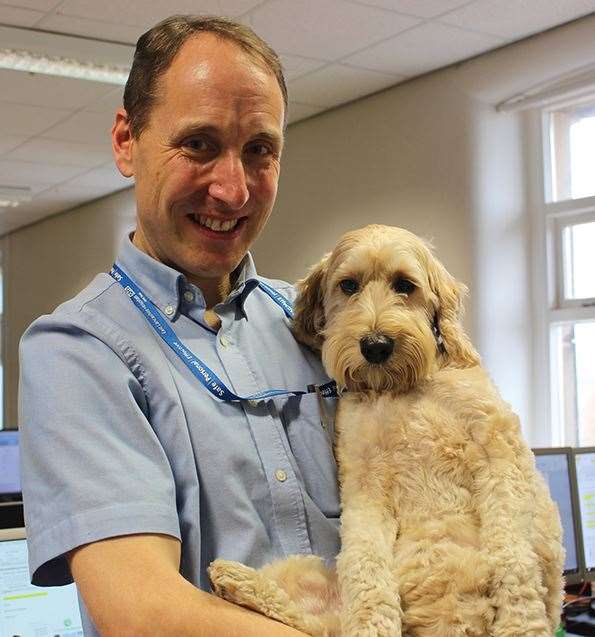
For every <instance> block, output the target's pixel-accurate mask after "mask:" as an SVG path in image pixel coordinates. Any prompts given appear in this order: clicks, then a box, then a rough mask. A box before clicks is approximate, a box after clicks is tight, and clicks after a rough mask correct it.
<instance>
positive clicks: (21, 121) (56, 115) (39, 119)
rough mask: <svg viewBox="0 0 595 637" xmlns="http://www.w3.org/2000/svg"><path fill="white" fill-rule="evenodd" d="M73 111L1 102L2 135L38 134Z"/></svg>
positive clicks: (0, 124) (0, 121) (0, 130)
mask: <svg viewBox="0 0 595 637" xmlns="http://www.w3.org/2000/svg"><path fill="white" fill-rule="evenodd" d="M70 112H71V111H67V110H64V109H57V108H41V107H40V106H27V105H24V104H9V103H8V102H0V135H3V134H11V135H28V136H32V135H38V134H39V133H41V132H43V131H44V130H46V129H48V128H49V127H50V126H53V125H54V124H56V123H58V122H59V121H61V120H63V119H64V118H65V117H68V114H69V113H70Z"/></svg>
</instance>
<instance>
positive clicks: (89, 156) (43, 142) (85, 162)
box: [5, 137, 111, 170]
mask: <svg viewBox="0 0 595 637" xmlns="http://www.w3.org/2000/svg"><path fill="white" fill-rule="evenodd" d="M5 159H20V160H23V161H39V162H48V163H52V164H61V165H63V166H79V167H80V168H81V170H82V169H84V168H94V167H95V166H101V165H102V164H105V163H106V162H108V161H110V160H111V153H110V152H109V151H107V150H99V149H97V150H95V149H93V148H91V147H90V146H89V144H77V143H75V142H65V141H60V140H57V139H45V138H43V137H35V138H33V139H31V140H29V141H27V142H25V143H24V144H21V145H20V146H19V147H18V148H16V149H15V150H13V151H12V152H10V153H8V154H7V155H6V156H5Z"/></svg>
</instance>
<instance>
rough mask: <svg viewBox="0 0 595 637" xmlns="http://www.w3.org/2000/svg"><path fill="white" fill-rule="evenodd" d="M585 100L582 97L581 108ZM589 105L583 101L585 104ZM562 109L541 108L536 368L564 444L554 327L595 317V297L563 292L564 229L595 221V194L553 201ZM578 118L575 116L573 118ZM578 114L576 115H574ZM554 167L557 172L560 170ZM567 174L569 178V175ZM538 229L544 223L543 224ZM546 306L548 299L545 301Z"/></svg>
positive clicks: (557, 439)
mask: <svg viewBox="0 0 595 637" xmlns="http://www.w3.org/2000/svg"><path fill="white" fill-rule="evenodd" d="M581 106H582V104H580V103H577V104H576V107H577V109H580V108H581ZM583 108H584V106H583ZM557 110H558V109H557V108H556V107H555V106H551V107H545V108H543V109H542V110H541V111H540V115H541V138H542V139H541V141H542V144H541V177H542V180H543V181H542V182H541V183H542V185H543V188H542V190H541V192H542V196H541V209H542V214H541V215H540V222H541V223H540V225H541V227H542V229H543V230H542V232H537V236H538V237H540V238H543V239H544V241H543V244H542V246H541V249H538V250H537V252H538V253H539V252H541V258H537V260H536V261H535V262H534V267H535V278H536V279H538V278H539V277H540V276H541V278H542V280H543V269H541V271H539V270H538V269H537V268H538V266H539V264H541V265H542V266H543V264H545V266H546V272H547V280H546V289H545V290H544V291H545V294H544V295H543V296H544V297H545V298H544V299H543V300H544V301H545V304H544V305H545V310H546V311H545V325H544V333H543V334H542V335H541V336H542V338H541V339H540V341H541V343H540V344H541V346H542V348H543V350H544V353H545V361H546V363H547V364H546V365H545V366H543V367H542V368H541V370H540V371H538V372H537V373H536V382H538V383H543V386H544V387H545V392H544V393H545V396H544V398H546V399H547V404H548V407H547V408H546V409H545V413H546V417H547V419H548V425H547V430H548V432H549V439H550V444H552V445H554V446H559V445H562V444H565V443H569V442H572V441H568V439H567V435H566V432H565V426H564V425H565V423H564V419H563V418H562V417H561V412H563V410H564V404H563V403H562V402H561V401H562V399H563V388H562V385H561V383H560V381H559V373H560V361H559V351H558V349H557V347H556V346H555V339H556V333H555V330H554V328H556V327H559V326H563V325H564V324H569V323H579V322H587V321H595V297H591V298H580V299H569V298H565V296H564V274H565V273H564V254H563V233H564V229H565V228H567V227H569V226H571V225H575V224H578V223H588V222H595V196H589V197H583V198H578V199H570V198H569V199H563V200H560V201H554V192H555V191H556V190H558V189H559V184H555V183H554V180H555V179H560V174H559V172H560V162H559V161H558V158H557V157H556V154H555V148H554V139H553V137H554V128H555V127H556V126H558V129H557V132H558V133H559V123H558V124H556V123H555V120H554V119H553V118H554V115H553V114H554V113H555V112H556V111H557ZM569 119H573V118H569ZM574 119H576V118H574ZM555 171H558V174H557V175H555ZM563 178H565V179H566V178H567V176H564V177H563ZM538 230H539V228H538ZM542 307H543V305H542Z"/></svg>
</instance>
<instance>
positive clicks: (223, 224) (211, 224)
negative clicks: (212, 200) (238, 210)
mask: <svg viewBox="0 0 595 637" xmlns="http://www.w3.org/2000/svg"><path fill="white" fill-rule="evenodd" d="M188 216H189V217H190V218H191V219H192V220H193V221H194V222H195V223H198V225H199V226H202V227H203V228H208V229H209V230H212V231H213V232H220V233H222V234H224V233H226V232H232V231H233V230H234V229H235V228H236V226H237V225H238V223H239V222H241V221H243V218H242V219H228V220H227V221H224V220H221V219H215V218H214V217H207V216H206V215H199V214H191V215H188Z"/></svg>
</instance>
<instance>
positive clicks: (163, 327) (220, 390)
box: [110, 263, 337, 402]
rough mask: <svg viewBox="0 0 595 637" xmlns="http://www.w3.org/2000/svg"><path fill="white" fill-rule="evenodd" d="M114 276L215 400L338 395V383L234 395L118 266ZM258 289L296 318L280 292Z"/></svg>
mask: <svg viewBox="0 0 595 637" xmlns="http://www.w3.org/2000/svg"><path fill="white" fill-rule="evenodd" d="M110 275H111V276H112V277H113V278H114V279H115V280H116V281H117V282H118V283H119V284H120V285H121V286H122V287H123V288H124V292H126V294H127V295H128V296H129V297H130V300H131V301H132V302H133V303H134V304H135V305H136V307H137V308H138V309H139V310H140V311H141V312H142V314H143V316H144V317H145V318H146V319H147V321H148V322H149V325H151V327H152V328H153V329H154V330H155V332H156V333H157V334H158V336H160V337H161V338H162V339H163V340H164V341H165V343H166V344H167V345H168V346H169V347H170V348H171V349H172V350H173V351H174V353H175V354H176V355H177V356H178V357H179V358H180V360H181V361H182V362H183V363H184V364H185V365H186V367H187V368H188V369H189V370H190V371H191V372H192V374H193V375H194V376H195V377H196V378H197V379H198V380H199V381H200V383H201V384H202V385H203V386H204V387H205V389H207V390H208V391H209V392H211V394H212V395H213V396H215V398H218V399H219V400H223V401H226V402H234V401H242V400H264V399H267V398H272V397H274V396H287V395H292V396H299V395H301V394H308V393H312V392H316V393H319V394H321V395H322V396H324V397H331V396H336V395H337V391H336V384H335V382H334V381H330V382H328V383H325V384H324V385H319V386H318V387H315V386H314V385H308V387H307V388H306V389H305V390H296V391H289V390H287V389H267V390H266V391H262V392H258V393H257V394H251V395H250V396H238V395H237V394H234V393H233V392H232V391H231V390H230V389H229V388H228V387H227V386H226V385H225V383H224V382H223V381H222V380H221V379H220V378H219V377H218V376H217V374H215V372H214V371H213V370H212V369H210V368H209V367H208V366H207V365H206V364H205V363H203V361H201V360H200V358H198V357H197V356H196V355H195V354H193V353H192V352H191V351H190V350H189V349H188V348H187V347H186V346H185V345H184V344H183V343H182V342H181V341H180V339H179V338H178V337H177V335H176V333H175V332H174V330H173V329H172V328H171V327H170V325H169V322H168V320H167V319H165V318H164V317H163V315H162V314H161V312H160V311H159V309H158V308H157V306H156V305H155V304H154V303H153V302H152V301H151V300H150V299H149V298H148V297H146V296H145V295H144V294H143V291H142V290H141V289H140V288H139V287H138V285H137V284H136V283H135V282H134V281H133V280H132V279H131V278H130V277H129V276H128V275H127V274H126V273H125V272H124V271H123V270H122V269H121V268H120V267H119V266H118V265H117V264H115V263H114V265H113V267H112V269H111V271H110ZM258 286H259V287H260V289H261V290H262V291H263V292H265V293H266V294H267V295H268V296H269V297H270V298H271V299H272V300H273V301H274V302H275V303H276V304H277V305H278V306H279V307H280V308H281V309H282V310H283V312H284V313H285V316H287V318H290V319H291V318H293V308H292V306H291V303H290V302H289V301H288V300H287V299H286V298H285V297H284V296H283V295H282V294H279V292H277V290H275V289H273V288H272V287H270V286H269V285H267V284H266V283H263V282H262V281H259V282H258Z"/></svg>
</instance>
